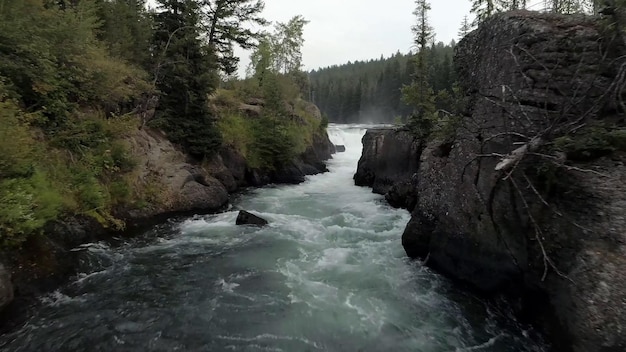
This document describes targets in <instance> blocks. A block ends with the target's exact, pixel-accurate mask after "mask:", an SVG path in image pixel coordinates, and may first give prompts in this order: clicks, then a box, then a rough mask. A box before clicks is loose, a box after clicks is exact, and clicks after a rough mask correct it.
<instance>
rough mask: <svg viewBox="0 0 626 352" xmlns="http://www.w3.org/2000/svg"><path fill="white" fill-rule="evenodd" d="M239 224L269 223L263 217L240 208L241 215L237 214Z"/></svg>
mask: <svg viewBox="0 0 626 352" xmlns="http://www.w3.org/2000/svg"><path fill="white" fill-rule="evenodd" d="M236 224H237V225H255V226H265V225H267V224H268V222H267V220H265V219H263V218H262V217H259V216H256V215H254V214H252V213H249V212H247V211H245V210H240V211H239V215H237V221H236Z"/></svg>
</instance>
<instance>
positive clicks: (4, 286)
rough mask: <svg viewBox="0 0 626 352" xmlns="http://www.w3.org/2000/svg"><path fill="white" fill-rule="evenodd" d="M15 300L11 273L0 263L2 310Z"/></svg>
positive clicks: (0, 302)
mask: <svg viewBox="0 0 626 352" xmlns="http://www.w3.org/2000/svg"><path fill="white" fill-rule="evenodd" d="M12 301H13V284H12V283H11V274H9V272H8V271H7V270H6V269H5V268H4V265H2V263H0V310H2V309H3V308H4V307H6V306H7V305H8V304H9V303H11V302H12Z"/></svg>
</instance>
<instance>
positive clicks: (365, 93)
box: [303, 42, 456, 123]
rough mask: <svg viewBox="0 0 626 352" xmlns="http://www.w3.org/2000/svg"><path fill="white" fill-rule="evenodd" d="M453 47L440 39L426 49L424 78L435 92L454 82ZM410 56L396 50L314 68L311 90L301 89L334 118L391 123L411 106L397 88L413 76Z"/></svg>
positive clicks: (334, 120) (399, 88) (409, 113)
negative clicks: (372, 56) (392, 53)
mask: <svg viewBox="0 0 626 352" xmlns="http://www.w3.org/2000/svg"><path fill="white" fill-rule="evenodd" d="M454 47H455V43H454V42H451V43H450V44H447V45H446V44H444V43H441V42H439V43H436V44H433V45H430V46H428V47H427V48H426V50H425V56H426V58H427V60H428V62H429V63H430V65H429V67H428V69H427V70H426V73H425V78H426V79H427V81H428V84H429V85H430V86H431V88H432V89H433V92H434V93H437V92H439V91H440V90H446V91H448V92H451V91H452V89H453V84H454V81H455V80H456V76H455V72H454V67H453V64H452V59H451V58H452V55H453V54H454ZM414 56H415V55H414V53H409V54H402V53H399V52H398V53H396V54H394V55H392V56H391V57H388V58H380V59H376V60H369V61H356V62H353V63H348V64H344V65H340V66H332V67H327V68H323V69H320V70H317V71H313V72H311V73H310V74H309V76H310V79H311V83H310V85H311V88H310V89H309V90H308V91H307V90H305V91H304V92H303V93H304V94H303V96H304V97H305V98H307V100H309V101H312V102H314V103H315V104H317V105H318V106H319V107H320V110H321V111H322V112H323V113H324V114H326V115H327V116H328V118H329V120H330V121H332V122H338V123H356V122H387V123H393V120H394V117H395V116H402V117H403V118H406V117H407V116H409V115H411V114H412V113H413V110H414V107H413V105H411V104H407V103H406V102H404V101H403V100H402V92H401V89H402V87H403V86H408V85H410V84H411V83H412V81H413V77H414V76H415V71H416V64H415V58H414ZM305 89H306V88H305ZM438 108H442V107H440V106H438ZM443 108H444V109H445V110H450V108H449V107H443Z"/></svg>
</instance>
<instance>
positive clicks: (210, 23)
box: [201, 0, 268, 74]
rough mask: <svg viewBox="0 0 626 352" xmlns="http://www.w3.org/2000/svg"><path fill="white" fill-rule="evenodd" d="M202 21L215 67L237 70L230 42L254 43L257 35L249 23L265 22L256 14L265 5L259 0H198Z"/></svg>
mask: <svg viewBox="0 0 626 352" xmlns="http://www.w3.org/2000/svg"><path fill="white" fill-rule="evenodd" d="M201 1H202V3H203V5H204V7H203V9H204V10H203V23H204V26H205V31H206V37H207V42H208V46H209V48H210V50H211V53H212V54H213V55H214V56H215V59H214V63H215V66H214V67H215V68H217V69H219V70H221V71H223V72H225V73H226V74H231V73H233V72H235V71H236V70H237V64H238V63H239V58H238V57H236V56H234V52H233V45H234V44H237V45H239V46H240V47H242V48H244V49H251V48H253V47H254V46H255V39H259V38H260V37H261V32H260V31H255V30H252V29H250V27H253V26H265V25H267V23H268V22H267V21H266V20H265V19H263V18H262V17H260V14H261V12H262V11H263V9H264V8H265V3H264V2H263V1H261V0H201Z"/></svg>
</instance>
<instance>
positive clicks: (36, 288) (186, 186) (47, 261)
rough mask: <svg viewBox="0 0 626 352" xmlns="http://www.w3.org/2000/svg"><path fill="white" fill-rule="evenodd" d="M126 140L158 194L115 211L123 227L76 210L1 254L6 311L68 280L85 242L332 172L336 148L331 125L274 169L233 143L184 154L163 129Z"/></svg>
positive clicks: (141, 177) (143, 181) (147, 184)
mask: <svg viewBox="0 0 626 352" xmlns="http://www.w3.org/2000/svg"><path fill="white" fill-rule="evenodd" d="M127 142H128V144H129V146H130V153H131V155H132V157H133V159H134V160H136V162H137V166H136V168H135V172H134V174H133V175H134V178H135V180H134V183H135V184H137V185H138V187H139V186H140V187H142V189H147V190H148V191H149V192H151V197H150V199H149V200H150V201H149V202H146V203H144V204H136V203H135V204H132V205H126V206H123V207H119V208H118V209H116V211H115V216H116V218H117V219H119V220H121V221H124V223H125V224H126V226H125V230H124V231H117V230H114V229H110V228H105V227H104V226H103V225H102V224H101V223H100V222H98V221H97V220H96V219H94V218H92V217H88V216H80V215H75V216H70V217H67V218H65V219H64V220H62V221H54V222H51V223H49V224H48V225H47V226H46V228H45V230H44V234H43V235H41V236H32V237H31V238H30V239H29V240H28V241H27V242H25V243H24V244H23V245H22V247H21V249H19V250H13V251H7V252H3V253H0V310H1V309H2V308H4V307H6V306H8V307H9V308H8V309H7V310H5V312H4V314H11V312H12V311H19V310H20V309H21V308H20V305H22V304H23V302H27V301H28V300H30V299H32V297H34V296H37V295H39V294H41V293H42V292H46V291H49V290H51V289H54V287H56V286H58V285H59V284H60V283H61V282H63V281H64V280H66V279H67V278H69V277H70V276H71V275H72V274H73V273H74V271H73V270H74V267H75V265H76V260H77V255H76V253H75V252H72V249H73V248H75V247H76V246H79V245H80V244H83V243H88V242H92V241H96V240H102V239H108V238H110V237H112V236H114V235H115V236H119V235H124V234H125V233H131V232H132V231H133V229H135V228H138V227H141V226H145V225H147V224H151V223H154V222H158V221H162V220H163V219H164V218H166V217H168V216H172V215H175V214H182V213H209V212H215V211H219V210H220V209H223V208H224V207H225V206H226V205H227V204H228V200H229V194H232V193H235V192H237V191H239V190H241V189H242V188H245V187H260V186H264V185H267V184H270V183H299V182H303V181H304V176H306V175H312V174H317V173H321V172H325V171H327V169H326V166H325V163H324V161H325V160H328V159H330V158H331V154H332V153H334V146H333V144H332V143H331V142H330V140H329V139H328V135H327V134H326V132H325V131H324V132H320V133H318V134H316V135H315V136H314V138H313V140H312V143H311V144H310V145H309V147H308V148H307V149H306V151H305V152H304V153H302V154H301V155H300V156H298V157H296V158H294V159H293V160H292V162H290V163H287V164H286V165H284V166H283V167H280V168H275V169H256V168H251V167H249V166H248V162H247V160H246V159H245V157H243V156H242V155H240V154H239V153H238V152H237V151H236V150H235V149H234V148H231V147H229V146H224V147H222V149H221V150H220V151H219V152H218V153H217V154H215V155H214V156H213V158H211V159H210V160H205V161H202V162H201V161H198V160H195V159H193V158H191V157H189V156H188V155H186V154H184V153H183V152H182V151H181V149H180V148H179V147H177V146H176V145H174V144H172V143H171V142H170V141H169V140H167V138H166V136H165V135H164V134H163V133H162V132H160V131H157V130H153V129H149V128H146V127H144V128H142V129H138V130H137V131H135V132H134V133H133V134H132V135H131V136H129V137H128V138H127ZM14 297H15V298H16V299H15V301H14ZM11 302H13V303H12V304H11Z"/></svg>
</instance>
